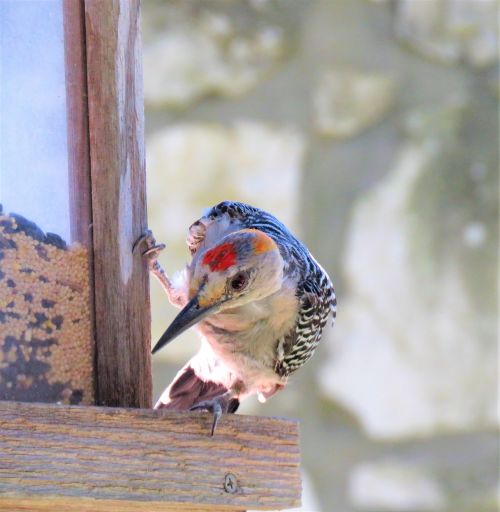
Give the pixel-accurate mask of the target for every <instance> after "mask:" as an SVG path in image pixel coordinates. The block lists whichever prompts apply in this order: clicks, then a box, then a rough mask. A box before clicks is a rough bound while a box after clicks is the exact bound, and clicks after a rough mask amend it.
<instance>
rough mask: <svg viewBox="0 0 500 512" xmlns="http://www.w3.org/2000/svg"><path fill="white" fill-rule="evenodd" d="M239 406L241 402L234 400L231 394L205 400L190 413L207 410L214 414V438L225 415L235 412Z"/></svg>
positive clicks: (211, 432) (212, 433) (212, 430)
mask: <svg viewBox="0 0 500 512" xmlns="http://www.w3.org/2000/svg"><path fill="white" fill-rule="evenodd" d="M238 405H239V400H238V399H237V398H234V396H233V395H232V394H231V393H224V394H223V395H219V396H216V397H214V398H211V399H209V400H203V401H202V402H198V403H197V404H195V405H193V407H191V409H190V411H198V410H200V409H201V410H205V411H208V412H211V413H212V414H213V421H212V429H211V431H210V435H211V436H213V435H214V433H215V429H216V428H217V425H218V424H219V421H220V419H221V417H222V414H223V413H228V412H234V411H235V410H236V409H237V408H238Z"/></svg>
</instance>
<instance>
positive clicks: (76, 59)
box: [63, 0, 92, 252]
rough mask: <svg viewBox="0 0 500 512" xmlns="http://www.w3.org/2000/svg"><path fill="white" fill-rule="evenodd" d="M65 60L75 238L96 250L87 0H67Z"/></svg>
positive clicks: (70, 180) (71, 197)
mask: <svg viewBox="0 0 500 512" xmlns="http://www.w3.org/2000/svg"><path fill="white" fill-rule="evenodd" d="M63 13H64V57H65V58H64V61H65V79H66V112H67V127H68V128H67V134H68V136H67V138H68V172H69V194H70V220H71V241H75V240H78V241H79V242H81V243H82V244H84V245H85V246H87V248H88V249H89V251H90V252H91V251H92V232H91V224H92V212H91V202H90V196H91V191H90V147H89V125H88V109H87V66H86V54H85V13H84V8H83V0H64V1H63Z"/></svg>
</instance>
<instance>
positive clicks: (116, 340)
mask: <svg viewBox="0 0 500 512" xmlns="http://www.w3.org/2000/svg"><path fill="white" fill-rule="evenodd" d="M139 17H140V5H139V1H137V0H38V1H36V2H17V1H15V0H4V1H3V2H1V3H0V51H1V53H2V61H1V62H0V75H1V77H2V78H1V80H2V89H1V90H0V119H1V122H0V130H1V137H0V203H1V204H2V207H1V210H0V510H9V511H15V510H34V511H36V510H55V509H60V510H90V509H92V510H117V509H119V510H134V511H135V510H148V511H153V510H193V511H195V510H196V511H201V510H207V511H208V510H221V509H224V510H246V509H248V508H252V509H256V510H266V509H282V508H287V507H292V506H296V505H297V504H298V503H299V501H300V477H299V473H298V467H299V450H298V429H297V424H296V423H295V422H293V421H289V420H278V419H271V418H252V417H244V416H231V417H225V418H224V419H223V421H222V422H221V425H220V427H219V429H218V432H217V434H216V436H215V437H214V438H211V437H210V436H209V435H208V432H209V425H210V422H211V416H210V415H208V414H203V413H171V412H160V411H152V410H150V409H149V408H150V407H151V398H152V385H151V361H150V347H151V339H150V308H149V279H148V271H147V266H146V264H145V262H144V261H143V260H142V258H141V255H140V254H138V253H134V252H133V251H132V247H133V244H134V242H135V241H136V240H137V239H138V238H139V236H140V235H141V234H142V233H143V232H144V231H145V229H146V227H147V218H146V196H145V162H144V140H143V139H144V128H143V96H142V74H141V62H140V56H141V51H140V37H139Z"/></svg>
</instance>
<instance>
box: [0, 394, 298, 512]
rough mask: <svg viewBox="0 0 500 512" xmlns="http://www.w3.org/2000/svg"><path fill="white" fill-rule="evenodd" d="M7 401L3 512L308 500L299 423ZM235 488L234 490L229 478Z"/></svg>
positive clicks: (0, 491)
mask: <svg viewBox="0 0 500 512" xmlns="http://www.w3.org/2000/svg"><path fill="white" fill-rule="evenodd" d="M211 421H212V417H211V415H210V414H206V413H190V414H189V413H173V412H171V411H168V412H162V411H152V410H144V409H142V410H141V409H128V410H127V409H120V408H107V407H79V406H58V405H48V404H43V405H42V404H28V403H26V404H21V403H16V402H4V403H2V406H1V407H0V510H5V511H9V512H15V511H18V510H24V511H26V510H30V511H34V512H36V511H40V510H45V511H52V510H64V511H75V512H76V511H78V512H80V511H82V510H92V511H108V510H109V511H111V510H120V511H128V510H130V511H132V510H133V511H148V512H153V511H166V510H179V511H180V510H190V511H198V512H201V511H205V512H209V511H212V510H214V511H215V510H218V511H221V510H226V511H243V510H247V509H255V510H271V509H274V510H276V509H283V508H291V507H295V506H298V505H299V503H300V473H299V461H300V454H299V448H298V442H297V436H298V425H297V423H296V422H293V421H290V420H281V419H275V418H262V417H261V418H255V417H250V416H238V415H227V416H226V415H225V416H224V417H223V418H222V421H221V423H220V426H219V427H218V429H217V432H216V434H215V436H214V437H210V435H209V434H208V433H209V430H210V423H211ZM229 474H231V475H233V476H231V477H230V478H231V479H232V480H231V485H228V484H227V478H229V477H227V475H229Z"/></svg>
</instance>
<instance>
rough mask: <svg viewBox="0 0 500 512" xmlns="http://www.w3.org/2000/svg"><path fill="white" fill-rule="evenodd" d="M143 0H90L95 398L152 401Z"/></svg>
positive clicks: (118, 402) (137, 403) (135, 403)
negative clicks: (139, 243)
mask: <svg viewBox="0 0 500 512" xmlns="http://www.w3.org/2000/svg"><path fill="white" fill-rule="evenodd" d="M139 14H140V9H139V1H138V0H107V1H105V2H104V1H102V0H85V32H86V49H87V84H88V105H89V129H90V157H91V182H92V214H93V243H94V276H95V284H96V286H95V310H96V314H95V324H96V367H97V368H96V380H97V383H96V384H97V386H96V387H97V391H96V393H97V400H96V403H97V404H102V405H110V406H124V407H150V406H151V396H152V382H151V361H150V350H151V339H150V338H151V336H150V324H151V319H150V308H149V278H148V273H147V269H146V266H145V264H144V262H143V261H142V260H141V256H140V254H135V255H133V254H132V246H133V243H134V241H135V240H136V239H137V238H138V237H139V236H140V235H141V233H143V232H144V230H145V229H146V226H147V220H146V195H145V190H146V183H145V167H144V165H145V163H144V141H143V138H144V110H143V93H142V72H141V46H140V36H139Z"/></svg>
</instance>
